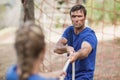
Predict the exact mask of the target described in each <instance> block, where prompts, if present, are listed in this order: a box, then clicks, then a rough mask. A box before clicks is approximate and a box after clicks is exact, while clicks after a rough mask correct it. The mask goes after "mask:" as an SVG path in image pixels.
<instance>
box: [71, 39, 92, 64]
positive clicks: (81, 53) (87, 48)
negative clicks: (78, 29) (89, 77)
mask: <svg viewBox="0 0 120 80" xmlns="http://www.w3.org/2000/svg"><path fill="white" fill-rule="evenodd" d="M91 51H92V46H91V45H90V43H88V42H87V41H84V42H83V43H82V46H81V49H80V50H78V51H77V52H75V53H73V54H71V55H70V59H71V62H74V61H75V60H77V59H84V58H86V57H88V55H89V54H90V52H91Z"/></svg>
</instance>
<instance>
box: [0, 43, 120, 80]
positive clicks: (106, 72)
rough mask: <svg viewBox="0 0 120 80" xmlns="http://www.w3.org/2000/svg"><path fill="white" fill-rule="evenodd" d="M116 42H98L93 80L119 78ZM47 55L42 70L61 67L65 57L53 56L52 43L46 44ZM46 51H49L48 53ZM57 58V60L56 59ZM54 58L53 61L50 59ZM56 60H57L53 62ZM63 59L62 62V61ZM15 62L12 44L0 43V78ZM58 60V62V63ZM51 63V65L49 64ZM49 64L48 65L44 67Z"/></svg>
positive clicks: (119, 66) (118, 55)
mask: <svg viewBox="0 0 120 80" xmlns="http://www.w3.org/2000/svg"><path fill="white" fill-rule="evenodd" d="M119 45H120V44H118V42H115V41H114V42H113V41H106V42H100V43H99V45H98V51H97V58H96V59H97V60H96V70H95V77H94V79H95V80H120V49H119V47H118V46H119ZM47 47H49V48H47V57H46V61H45V63H46V64H47V65H44V66H45V67H44V70H48V71H52V70H57V69H58V68H61V67H63V65H64V61H65V59H64V58H63V56H59V55H55V56H53V55H54V54H53V52H52V49H53V47H54V45H53V43H51V44H48V45H47ZM48 53H51V55H50V54H48ZM48 58H49V59H48ZM56 59H57V60H56ZM49 60H51V61H53V60H54V63H53V62H51V63H50V61H49ZM55 61H57V62H55ZM62 61H63V62H62ZM15 62H16V57H15V51H14V47H13V44H1V45H0V80H4V79H5V72H6V70H7V68H8V67H9V66H10V65H12V64H14V63H15ZM58 62H60V63H61V64H60V63H59V64H58ZM51 65H52V66H51ZM46 66H49V67H46Z"/></svg>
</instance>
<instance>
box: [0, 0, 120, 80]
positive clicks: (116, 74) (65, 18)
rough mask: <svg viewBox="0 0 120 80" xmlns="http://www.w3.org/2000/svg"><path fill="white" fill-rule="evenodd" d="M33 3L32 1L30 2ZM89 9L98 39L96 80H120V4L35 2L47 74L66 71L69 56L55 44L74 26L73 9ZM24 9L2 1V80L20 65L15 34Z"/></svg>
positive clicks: (13, 0)
mask: <svg viewBox="0 0 120 80" xmlns="http://www.w3.org/2000/svg"><path fill="white" fill-rule="evenodd" d="M28 1H31V0H28ZM75 4H83V5H84V6H85V7H86V8H87V19H86V26H88V27H91V28H92V29H93V30H94V31H95V32H96V35H97V38H98V41H99V43H98V49H97V58H96V70H95V77H94V79H95V80H120V0H34V5H33V6H34V16H35V23H36V24H38V25H41V26H42V28H43V30H44V33H45V36H46V43H47V52H46V57H45V60H44V63H43V65H42V66H40V68H42V70H43V72H50V71H55V70H58V69H62V68H63V66H64V63H65V61H66V55H58V54H55V53H54V52H53V49H54V46H55V43H56V42H57V41H58V39H59V38H60V37H61V34H62V33H63V31H64V30H65V28H66V27H68V26H69V25H71V20H70V16H69V11H70V8H71V7H72V6H73V5H75ZM22 18H23V9H22V4H21V1H20V0H0V80H5V72H6V70H7V68H8V67H9V66H10V65H12V64H14V63H16V54H15V50H14V39H15V32H16V30H17V28H18V27H20V25H21V23H22V20H23V19H22Z"/></svg>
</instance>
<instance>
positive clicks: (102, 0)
mask: <svg viewBox="0 0 120 80" xmlns="http://www.w3.org/2000/svg"><path fill="white" fill-rule="evenodd" d="M86 7H87V13H88V19H89V20H90V21H92V22H95V23H98V22H100V21H101V20H104V21H106V22H108V23H112V24H115V21H119V20H120V2H117V1H115V0H87V3H86Z"/></svg>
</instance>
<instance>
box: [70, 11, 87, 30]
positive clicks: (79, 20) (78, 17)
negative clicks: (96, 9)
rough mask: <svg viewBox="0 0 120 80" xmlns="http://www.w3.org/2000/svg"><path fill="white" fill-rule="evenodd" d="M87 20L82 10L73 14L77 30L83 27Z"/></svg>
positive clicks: (73, 22)
mask: <svg viewBox="0 0 120 80" xmlns="http://www.w3.org/2000/svg"><path fill="white" fill-rule="evenodd" d="M85 19H86V17H85V16H84V13H83V11H82V10H77V11H74V12H71V20H72V24H73V25H74V27H75V28H81V27H83V26H84V23H85Z"/></svg>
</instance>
